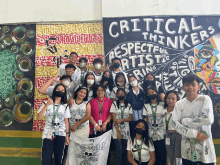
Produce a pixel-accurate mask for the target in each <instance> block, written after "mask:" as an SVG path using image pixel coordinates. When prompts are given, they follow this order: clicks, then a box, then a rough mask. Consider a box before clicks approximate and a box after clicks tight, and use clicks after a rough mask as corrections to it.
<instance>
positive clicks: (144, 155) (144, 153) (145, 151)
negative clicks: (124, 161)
mask: <svg viewBox="0 0 220 165" xmlns="http://www.w3.org/2000/svg"><path fill="white" fill-rule="evenodd" d="M137 145H141V140H137ZM127 150H129V151H131V153H132V154H133V156H134V159H135V160H137V161H139V157H138V151H137V149H136V148H135V140H134V143H132V140H131V138H129V139H128V142H127ZM154 150H155V149H154V145H153V144H151V142H150V141H149V147H148V146H147V145H146V144H144V143H143V145H142V150H141V162H148V161H149V160H150V151H151V152H153V151H154Z"/></svg>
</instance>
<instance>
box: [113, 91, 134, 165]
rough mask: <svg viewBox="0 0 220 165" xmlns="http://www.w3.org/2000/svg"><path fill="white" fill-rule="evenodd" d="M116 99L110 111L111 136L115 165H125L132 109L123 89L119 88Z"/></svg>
mask: <svg viewBox="0 0 220 165" xmlns="http://www.w3.org/2000/svg"><path fill="white" fill-rule="evenodd" d="M116 96H117V98H118V100H117V101H115V102H114V103H113V104H112V106H111V109H110V112H111V114H112V118H113V122H114V125H113V132H112V136H113V139H114V142H115V146H116V159H117V165H125V164H126V160H125V158H126V148H127V140H128V138H130V129H129V122H130V121H132V108H131V105H130V104H128V101H127V99H126V92H125V89H123V88H119V89H118V90H117V92H116Z"/></svg>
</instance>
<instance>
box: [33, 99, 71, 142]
mask: <svg viewBox="0 0 220 165" xmlns="http://www.w3.org/2000/svg"><path fill="white" fill-rule="evenodd" d="M46 104H47V101H45V102H43V104H42V105H41V107H40V108H39V110H38V111H37V113H40V112H41V110H42V109H43V108H44V106H45V105H46ZM57 107H58V105H55V110H56V109H57ZM53 114H54V110H53V104H51V105H49V106H48V108H47V110H46V112H45V114H44V116H45V118H46V120H45V127H44V131H43V133H42V139H44V138H47V135H48V133H49V132H51V131H52V132H55V130H58V132H59V136H66V126H65V121H64V119H65V118H70V117H71V115H70V110H69V106H68V105H67V104H61V105H60V108H59V110H58V113H57V115H56V118H55V121H54V123H56V125H58V124H57V123H59V125H58V126H54V127H53V126H52V121H53Z"/></svg>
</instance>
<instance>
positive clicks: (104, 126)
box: [102, 122, 108, 132]
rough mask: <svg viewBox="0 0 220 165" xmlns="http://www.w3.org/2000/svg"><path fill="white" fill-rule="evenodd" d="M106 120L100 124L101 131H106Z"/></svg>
mask: <svg viewBox="0 0 220 165" xmlns="http://www.w3.org/2000/svg"><path fill="white" fill-rule="evenodd" d="M107 124H108V123H107V122H104V123H103V124H102V130H103V132H105V131H106V126H107Z"/></svg>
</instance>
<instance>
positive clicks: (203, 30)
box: [103, 16, 220, 138]
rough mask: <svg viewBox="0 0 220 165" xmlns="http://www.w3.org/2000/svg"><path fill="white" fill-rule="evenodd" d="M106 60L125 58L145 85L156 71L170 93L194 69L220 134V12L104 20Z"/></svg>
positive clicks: (130, 71)
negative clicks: (148, 77) (150, 74)
mask: <svg viewBox="0 0 220 165" xmlns="http://www.w3.org/2000/svg"><path fill="white" fill-rule="evenodd" d="M103 29H104V31H103V34H104V50H105V61H106V64H110V65H111V61H112V59H113V58H114V57H119V58H121V62H122V66H121V69H122V70H124V71H125V72H126V73H128V74H133V75H135V77H136V78H137V79H138V80H139V83H140V84H141V83H142V82H143V79H144V76H145V75H146V74H147V73H153V74H154V75H155V77H156V83H157V86H161V87H162V88H163V90H164V91H165V92H167V91H169V90H176V91H178V93H179V95H180V96H181V97H184V95H185V93H184V91H183V90H182V88H181V87H182V81H181V80H182V78H183V77H184V76H186V75H187V74H189V73H193V74H195V76H198V77H200V78H201V80H202V82H201V84H200V85H201V90H200V91H199V93H200V94H208V95H209V96H210V97H211V98H212V100H213V108H214V114H215V123H214V124H213V128H212V131H213V137H214V138H220V133H218V132H220V131H219V129H220V128H219V127H220V126H219V124H218V123H220V122H218V120H219V119H220V118H219V117H220V113H219V112H220V111H219V104H220V101H219V100H220V95H219V94H220V72H219V69H220V65H219V64H220V61H219V59H220V53H219V51H220V21H219V16H172V17H168V16H163V17H160V16H153V17H149V16H146V17H144V16H141V17H123V18H103Z"/></svg>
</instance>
